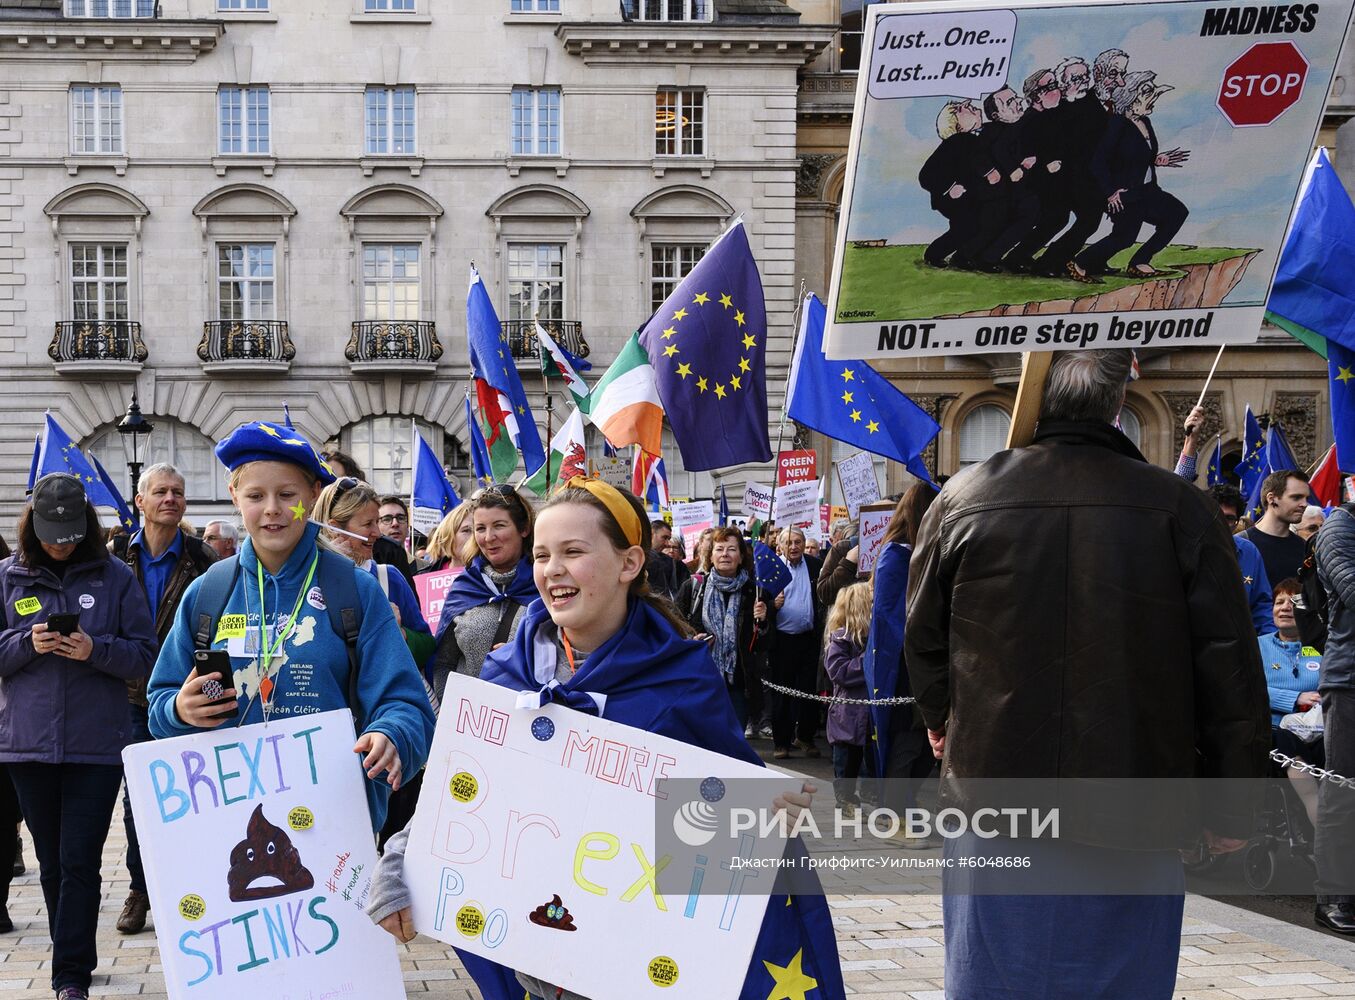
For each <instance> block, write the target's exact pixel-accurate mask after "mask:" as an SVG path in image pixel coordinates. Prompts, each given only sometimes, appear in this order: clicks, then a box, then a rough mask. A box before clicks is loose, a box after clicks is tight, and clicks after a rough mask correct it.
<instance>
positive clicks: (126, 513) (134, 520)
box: [89, 455, 141, 531]
mask: <svg viewBox="0 0 1355 1000" xmlns="http://www.w3.org/2000/svg"><path fill="white" fill-rule="evenodd" d="M89 460H90V461H91V462H93V463H94V471H95V472H96V473H98V476H99V481H100V482H101V483H103V484H104V489H106V490H107V491H108V495H109V496H111V497H112V498H113V500H114V504H113V506H114V507H116V508H117V511H118V523H119V524H121V525H122V526H123V527H124V528H126V529H127V530H128V531H136V530H137V529H138V528H140V527H141V517H140V515H138V514H137V512H136V511H134V510H132V509H131V508H129V507H128V506H127V501H125V500H123V499H122V494H121V493H119V492H118V488H117V486H116V485H114V483H113V477H112V476H110V475H109V474H108V470H107V469H105V468H104V467H103V463H101V462H100V461H99V460H98V459H97V458H95V457H94V456H93V455H90V456H89Z"/></svg>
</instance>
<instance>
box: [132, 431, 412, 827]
mask: <svg viewBox="0 0 1355 1000" xmlns="http://www.w3.org/2000/svg"><path fill="white" fill-rule="evenodd" d="M216 454H217V457H218V458H219V459H220V460H221V462H222V464H224V465H225V466H226V468H228V469H229V470H230V477H229V486H230V494H231V500H232V502H233V503H234V504H235V506H236V508H237V509H238V510H239V511H240V516H241V518H242V519H243V521H244V525H245V531H246V533H247V534H248V538H247V539H246V540H245V542H244V544H243V545H242V546H241V549H240V552H239V554H238V555H237V556H235V557H234V560H235V562H234V564H232V560H224V561H223V562H224V565H223V564H218V565H217V566H214V567H213V568H212V570H210V571H209V572H208V574H207V575H205V576H202V577H199V578H198V579H197V580H195V581H193V583H192V584H191V585H190V586H189V588H188V590H187V591H186V592H185V593H184V598H183V601H182V602H181V603H180V605H179V611H178V614H177V615H176V616H175V619H174V626H173V628H172V629H171V630H170V633H169V636H168V637H167V638H166V639H165V642H164V645H163V646H162V647H161V649H160V658H159V659H158V660H157V661H156V664H155V670H154V672H153V673H152V674H151V683H150V692H149V698H150V729H151V733H152V734H153V735H154V736H156V737H157V738H161V739H163V738H166V737H171V736H182V735H184V734H187V733H192V732H199V731H201V730H205V729H214V728H216V727H218V726H221V725H223V724H226V723H227V722H228V723H229V724H231V725H250V724H252V723H256V722H263V721H265V720H266V719H269V718H286V717H289V716H293V715H301V714H313V713H315V712H317V711H321V712H325V711H330V710H333V709H341V708H348V709H351V710H352V712H353V715H354V718H355V722H356V726H357V729H358V731H359V733H360V734H361V735H360V736H359V737H358V740H357V742H356V743H355V744H354V746H353V751H354V752H355V753H358V754H361V755H362V766H363V769H364V770H365V772H366V775H367V779H368V780H367V782H366V787H367V804H368V807H369V810H370V812H371V818H372V827H373V829H374V830H378V829H380V828H381V824H382V822H383V820H384V818H385V815H386V803H387V800H388V798H389V796H390V792H391V790H392V789H397V788H399V787H400V784H401V782H402V781H403V780H404V779H405V778H406V777H407V776H412V775H414V774H416V773H418V771H419V769H420V768H421V767H422V766H423V764H424V761H425V759H426V757H427V754H428V745H429V743H430V741H431V740H432V736H433V725H434V718H433V712H432V710H431V709H430V707H429V704H428V698H427V696H426V695H425V693H424V686H423V681H422V680H421V678H420V677H419V672H418V669H417V668H416V667H415V665H414V660H413V658H412V657H411V656H410V653H409V648H408V647H407V646H406V644H405V639H404V636H403V635H402V633H401V631H400V627H399V626H398V625H397V624H396V622H395V616H394V615H393V614H392V612H391V607H390V604H389V603H388V602H387V600H386V596H385V594H383V593H382V592H381V587H380V585H379V584H378V583H377V582H376V580H375V579H374V578H373V577H372V576H371V575H370V574H368V573H366V572H364V571H362V570H360V569H359V568H358V567H357V566H355V565H353V563H352V561H351V560H349V559H347V558H346V557H343V556H340V555H339V554H338V553H335V552H331V551H325V552H323V553H322V551H321V548H320V547H319V545H318V544H317V537H318V536H319V534H320V527H319V525H317V524H313V523H311V522H310V520H309V518H310V514H311V511H312V510H313V509H314V507H315V504H316V501H317V499H318V497H319V495H320V490H321V487H322V486H323V485H324V484H326V483H329V482H332V481H333V479H334V477H333V475H332V474H331V473H330V471H329V468H328V466H326V465H325V464H324V463H323V462H322V461H321V460H320V458H319V456H318V455H316V453H315V450H314V449H313V448H311V446H310V444H309V443H308V442H307V441H306V440H305V439H304V438H302V437H301V436H300V435H299V434H298V433H297V431H296V430H295V429H294V428H292V427H290V426H284V425H279V424H269V423H263V422H253V423H248V424H245V425H243V426H242V427H240V428H239V429H238V430H236V431H235V432H234V433H232V434H231V435H230V436H229V437H227V438H226V439H225V440H224V441H222V442H221V443H220V444H219V445H217V448H216ZM322 556H323V565H324V568H323V569H322V568H321V567H322ZM221 572H225V573H232V574H233V578H232V582H231V583H230V589H229V597H228V598H227V600H226V604H225V607H224V609H223V610H222V614H221V615H220V616H219V617H218V619H217V621H218V622H220V621H221V620H222V618H224V617H225V616H226V615H238V616H241V617H242V620H245V621H247V622H248V624H247V625H246V626H245V627H242V628H222V627H219V626H217V625H214V626H213V627H212V629H211V634H212V635H213V639H212V640H211V641H210V646H211V648H213V649H224V650H226V651H227V652H228V653H229V654H230V657H231V666H232V671H231V673H232V676H231V677H229V678H223V677H221V676H220V675H219V674H216V673H209V674H207V675H206V676H203V677H199V676H198V674H197V671H196V670H195V669H194V664H193V652H194V638H195V632H196V630H197V627H198V623H197V607H196V606H197V603H198V595H199V594H200V593H202V592H203V588H204V584H206V583H207V581H208V580H209V579H210V577H211V574H212V573H221ZM339 572H343V573H347V574H350V575H351V577H352V582H353V585H354V586H353V587H351V588H347V587H346V589H348V590H349V591H350V592H351V593H354V594H355V601H356V603H357V605H358V607H356V608H353V609H351V610H352V611H353V612H355V613H356V614H357V615H359V616H360V618H361V628H360V630H359V632H358V635H357V641H356V643H355V649H354V653H355V657H356V667H357V671H358V676H357V679H356V684H350V677H349V671H350V667H349V663H350V658H349V649H348V645H347V643H346V642H345V639H344V636H343V635H342V634H340V633H339V632H337V631H336V630H335V628H334V626H333V625H332V624H331V617H330V612H329V610H328V609H327V608H328V606H327V601H326V599H327V597H328V598H329V599H330V600H336V601H337V600H338V596H337V594H329V595H326V594H325V592H324V587H323V581H324V579H325V578H326V577H329V578H330V579H331V580H335V581H337V580H338V579H339V578H338V577H337V576H330V574H337V573H339ZM345 586H346V583H345ZM350 690H352V691H354V692H355V698H354V699H353V701H354V702H355V703H350V696H349V692H350ZM223 698H224V699H229V698H234V699H235V704H234V705H231V706H229V710H228V711H226V712H225V713H224V714H223V710H222V706H221V701H222V699H223Z"/></svg>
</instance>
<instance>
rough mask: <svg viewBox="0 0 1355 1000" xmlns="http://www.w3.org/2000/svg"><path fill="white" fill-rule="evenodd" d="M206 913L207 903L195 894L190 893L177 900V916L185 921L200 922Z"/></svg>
mask: <svg viewBox="0 0 1355 1000" xmlns="http://www.w3.org/2000/svg"><path fill="white" fill-rule="evenodd" d="M206 912H207V901H206V900H205V899H203V898H202V897H201V896H199V895H197V894H196V893H192V892H190V893H189V894H188V895H187V896H185V897H184V898H183V899H181V900H179V916H181V917H183V918H184V919H185V920H201V919H202V915H203V914H204V913H206Z"/></svg>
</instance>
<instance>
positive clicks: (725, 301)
mask: <svg viewBox="0 0 1355 1000" xmlns="http://www.w3.org/2000/svg"><path fill="white" fill-rule="evenodd" d="M720 305H722V306H724V307H725V308H726V309H730V308H733V306H734V300H733V299H731V298H730V297H729V295H728V293H726V294H724V295H721V296H720Z"/></svg>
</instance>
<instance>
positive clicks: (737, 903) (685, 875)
mask: <svg viewBox="0 0 1355 1000" xmlns="http://www.w3.org/2000/svg"><path fill="white" fill-rule="evenodd" d="M517 702H518V693H517V692H515V691H510V690H507V689H505V688H501V687H497V686H495V685H492V684H489V683H487V682H485V681H481V680H478V679H476V678H471V677H467V676H465V675H462V674H452V675H451V676H450V677H449V678H448V679H447V689H446V691H445V693H444V696H443V699H442V713H441V715H440V717H439V719H438V728H437V733H436V735H435V736H434V738H433V749H432V753H431V755H430V757H429V763H428V769H427V771H426V772H425V776H424V783H423V793H422V795H421V797H420V799H419V807H418V811H417V812H416V813H415V816H414V825H413V828H412V830H411V833H410V838H409V844H408V848H407V851H406V854H405V867H404V872H405V880H406V882H407V883H408V885H409V887H410V891H411V893H412V894H413V898H414V923H415V926H416V927H418V929H419V931H420V932H421V933H423V934H427V935H429V936H431V937H434V938H437V939H438V940H440V941H445V942H448V943H450V944H454V945H456V946H457V947H460V948H463V949H465V950H467V951H471V952H474V953H476V954H478V955H482V956H484V957H485V958H489V959H492V960H493V961H495V962H498V963H499V964H500V965H503V966H505V967H507V968H510V969H514V970H517V971H521V972H525V973H527V974H530V975H533V976H538V977H540V978H541V979H543V980H545V981H546V982H548V983H551V984H552V985H555V986H562V987H564V988H566V989H569V990H573V991H574V992H576V993H579V994H582V995H583V996H587V997H597V998H606V997H626V998H627V1000H639V998H643V997H663V998H665V1000H666V998H670V997H694V998H701V1000H708V998H710V997H734V996H738V995H739V992H740V989H741V987H742V984H743V981H744V977H745V975H746V973H747V971H748V965H749V960H750V958H751V956H752V952H753V946H754V944H755V942H756V940H757V936H758V932H759V930H760V928H761V925H762V919H763V915H764V913H765V910H766V907H767V895H766V893H767V892H768V891H769V887H770V884H771V876H770V875H769V874H768V873H766V872H765V871H764V872H762V873H761V878H754V879H752V880H751V881H750V875H749V873H747V872H744V871H739V870H737V866H732V865H731V863H730V858H729V856H728V855H725V856H723V857H722V856H721V855H720V853H719V850H720V849H719V848H718V847H717V846H716V845H710V846H708V847H707V846H704V845H707V844H709V843H710V841H711V840H712V838H714V837H715V836H716V826H717V823H718V822H719V821H720V820H719V817H722V816H727V815H730V814H731V811H732V810H733V809H734V808H735V807H736V806H737V807H742V808H747V809H754V810H755V809H758V808H759V807H764V808H765V807H766V806H767V805H768V804H769V803H770V802H771V800H772V799H773V797H774V796H775V795H776V794H778V793H780V792H792V791H796V790H797V789H798V786H799V782H798V781H797V780H796V779H794V778H791V777H788V776H785V775H781V774H777V773H775V772H770V771H768V770H767V769H764V768H760V767H757V766H755V765H752V764H748V763H744V762H741V761H736V760H732V759H730V758H728V757H724V756H722V755H720V754H715V753H711V752H710V751H708V750H702V749H699V748H697V747H693V746H688V745H687V744H685V743H680V742H677V741H675V740H671V739H667V738H665V737H661V736H655V735H653V734H651V733H646V732H643V731H641V730H639V729H635V728H633V727H630V726H623V725H620V724H618V723H614V722H608V721H607V720H606V719H600V718H598V717H596V716H592V715H586V714H584V713H582V712H577V711H575V710H573V709H570V708H566V707H564V706H562V705H557V704H547V705H546V706H545V707H544V708H541V709H534V708H518V707H517ZM684 779H688V780H684ZM733 779H757V780H752V781H748V780H745V781H739V780H733ZM698 786H699V787H700V788H701V793H700V795H698V796H696V797H694V798H693V799H692V801H686V800H685V799H684V801H683V802H682V803H681V805H680V807H679V808H677V810H676V811H673V809H672V808H671V806H673V805H675V804H676V803H677V799H674V800H673V802H672V803H668V791H666V790H665V789H680V788H689V787H690V788H695V787H698ZM678 794H679V795H685V793H680V792H679V793H678ZM660 802H663V803H664V804H665V805H667V806H669V808H668V809H667V811H666V815H668V818H667V820H666V825H667V826H668V827H669V829H667V830H665V831H660V830H658V829H657V824H658V822H659V820H658V819H657V814H658V813H660V812H664V810H663V809H661V808H660V806H659V803H660ZM660 833H662V834H663V835H662V836H658V835H657V834H660ZM744 837H745V841H746V843H745V842H740V844H741V849H742V848H746V849H747V851H748V856H749V857H753V856H762V855H765V854H768V853H773V854H779V849H776V850H771V851H769V850H768V847H767V845H768V843H772V841H771V840H769V839H767V838H764V837H760V836H759V837H754V836H752V835H744ZM735 839H736V840H737V839H738V838H735ZM781 846H784V845H781ZM678 887H680V890H678ZM778 899H780V897H778Z"/></svg>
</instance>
